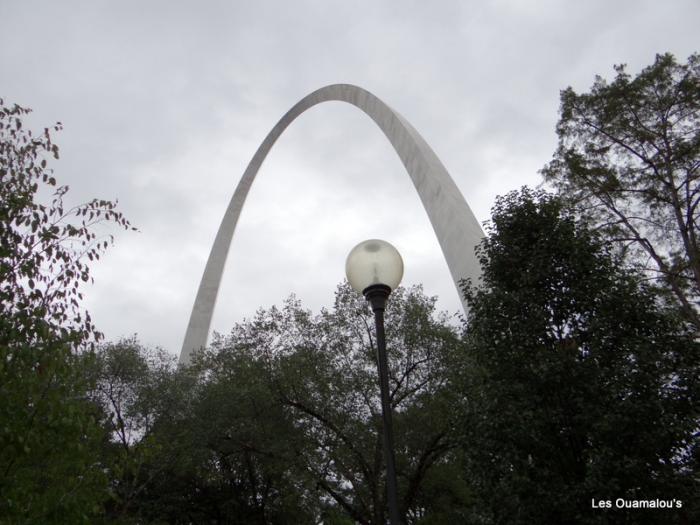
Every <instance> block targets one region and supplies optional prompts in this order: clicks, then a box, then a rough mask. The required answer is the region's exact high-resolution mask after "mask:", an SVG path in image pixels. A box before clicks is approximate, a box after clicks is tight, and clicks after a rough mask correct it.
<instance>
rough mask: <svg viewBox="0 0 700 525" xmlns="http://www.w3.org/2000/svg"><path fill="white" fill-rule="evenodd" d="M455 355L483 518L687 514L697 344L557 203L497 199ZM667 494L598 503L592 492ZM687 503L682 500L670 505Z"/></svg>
mask: <svg viewBox="0 0 700 525" xmlns="http://www.w3.org/2000/svg"><path fill="white" fill-rule="evenodd" d="M478 254H479V259H480V262H481V265H482V269H483V286H482V287H481V288H479V289H476V288H474V287H472V286H469V285H468V286H466V288H465V290H466V295H467V299H468V301H469V304H470V305H471V310H470V312H469V317H468V324H467V332H466V336H465V344H466V346H465V353H464V354H463V356H462V358H461V359H460V361H459V362H458V363H457V365H456V366H455V369H456V370H458V371H459V376H460V377H459V378H458V379H457V380H456V383H457V384H461V385H462V387H461V395H460V398H461V399H462V400H463V420H462V425H461V427H462V431H463V433H462V435H463V441H462V443H463V449H464V454H465V456H466V465H467V468H466V470H465V472H466V475H467V479H468V480H469V481H470V483H471V484H472V485H473V486H474V487H475V489H476V490H477V492H478V494H479V496H480V498H481V499H480V501H481V508H482V509H483V511H484V513H483V514H484V515H483V516H482V518H483V519H484V521H485V522H487V523H543V524H544V523H553V524H554V523H557V524H562V523H659V522H664V523H671V522H679V521H678V520H682V519H686V520H689V521H687V522H688V523H690V522H694V521H695V520H697V517H698V515H699V512H700V509H698V507H697V498H696V495H697V493H698V489H699V488H700V487H699V486H698V479H697V473H696V472H694V467H695V463H694V462H695V459H694V457H695V458H696V457H697V452H698V445H699V442H698V435H697V434H695V435H694V434H693V432H695V431H696V429H697V421H698V416H699V415H700V414H699V412H698V408H699V407H698V402H697V399H698V394H699V393H700V382H699V379H698V378H699V377H700V374H699V372H700V360H699V358H698V356H699V351H700V348H698V343H697V341H695V340H694V339H693V334H692V333H689V332H688V331H686V330H685V328H684V327H683V325H682V323H680V322H679V320H678V318H677V316H676V315H675V314H674V312H673V311H666V310H664V309H662V308H661V307H660V306H659V305H658V303H657V302H656V299H655V296H654V294H653V293H652V291H650V290H649V289H648V287H646V286H643V285H640V284H639V282H638V277H637V276H636V275H634V274H633V273H632V272H630V271H628V270H624V269H621V268H620V266H619V264H618V263H617V260H616V258H615V257H613V255H612V254H611V253H610V251H609V249H608V248H606V245H605V244H604V243H603V242H602V241H601V240H600V239H599V238H598V235H596V234H595V233H593V232H592V231H591V230H590V229H588V228H587V227H586V225H585V224H584V223H582V222H581V221H579V220H577V219H575V218H574V216H573V215H572V214H571V213H570V212H568V211H566V208H565V207H564V204H563V203H562V202H561V200H559V199H557V198H555V197H552V196H550V195H547V194H545V193H543V192H533V191H531V190H527V189H524V190H522V191H521V192H513V193H510V194H508V195H507V196H505V197H501V198H499V199H497V202H496V205H495V206H494V208H493V215H492V222H491V226H490V228H489V229H488V237H487V238H486V239H485V240H484V241H483V242H482V244H481V246H480V248H479V251H478ZM617 498H623V499H625V500H655V499H657V498H658V499H661V500H664V501H674V500H675V502H673V503H671V507H672V508H670V509H663V510H656V511H654V510H648V509H645V510H643V511H639V510H630V509H615V508H613V509H612V510H596V509H593V508H592V505H591V501H592V500H611V501H615V500H616V499H617ZM678 501H681V502H682V503H681V505H682V508H678V507H677V505H678V503H677V502H678Z"/></svg>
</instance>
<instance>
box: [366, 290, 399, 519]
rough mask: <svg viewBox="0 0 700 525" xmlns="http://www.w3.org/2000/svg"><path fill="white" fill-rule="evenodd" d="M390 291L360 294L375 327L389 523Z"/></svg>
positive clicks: (395, 512) (393, 505) (392, 469)
mask: <svg viewBox="0 0 700 525" xmlns="http://www.w3.org/2000/svg"><path fill="white" fill-rule="evenodd" d="M390 293H391V288H389V287H388V286H384V285H373V286H370V287H369V288H367V289H366V290H364V295H365V297H366V298H367V300H368V301H369V303H370V304H371V306H372V310H373V311H374V322H375V326H376V331H377V367H378V369H379V390H380V393H381V399H382V422H383V425H382V426H383V431H384V458H385V461H386V491H387V502H388V504H389V521H390V523H391V524H392V525H401V519H400V517H399V505H398V496H397V494H398V490H397V485H396V466H395V461H394V433H393V428H392V423H391V402H390V400H389V367H388V364H387V356H386V340H385V336H384V308H385V307H386V301H387V298H388V297H389V294H390Z"/></svg>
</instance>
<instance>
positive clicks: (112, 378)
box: [86, 336, 184, 523]
mask: <svg viewBox="0 0 700 525" xmlns="http://www.w3.org/2000/svg"><path fill="white" fill-rule="evenodd" d="M175 364H176V359H175V357H174V356H173V355H171V354H168V353H167V352H165V351H164V350H162V349H149V348H145V347H144V346H142V345H141V344H140V343H139V342H138V340H137V339H136V336H134V337H132V338H130V339H122V340H120V341H118V342H116V343H106V344H101V345H99V347H98V348H97V350H96V352H95V354H94V358H93V359H92V360H91V362H90V367H89V369H88V370H86V372H88V373H89V374H90V375H89V379H90V383H91V385H92V388H91V391H90V398H91V399H92V401H93V402H94V403H95V405H96V406H97V407H99V409H100V410H98V413H99V414H100V415H101V418H100V422H101V424H102V427H103V428H104V430H105V439H104V441H103V445H102V451H101V462H102V464H103V466H104V468H105V470H106V473H107V476H108V478H109V489H110V496H111V497H110V499H109V501H107V502H106V504H105V508H104V511H105V519H106V520H107V522H109V523H119V522H120V521H121V520H123V521H126V522H127V523H128V522H129V520H130V519H131V518H134V516H135V515H136V516H138V514H139V513H138V500H139V498H140V494H141V493H142V492H143V491H144V490H146V489H147V488H148V486H149V484H151V483H153V480H154V479H155V478H156V477H157V476H162V475H163V474H164V473H165V472H166V470H167V468H168V464H167V462H165V461H163V457H162V456H160V451H161V446H160V444H159V443H158V442H157V440H155V439H154V437H153V430H154V425H155V423H156V421H157V420H158V419H164V418H169V417H171V415H172V413H173V412H174V409H175V407H178V406H179V405H180V404H181V401H182V396H183V394H184V392H183V391H182V389H178V386H179V385H178V383H177V379H178V375H177V374H176V366H175ZM156 457H157V458H158V460H159V461H155V459H154V458H156ZM132 508H135V509H136V511H134V512H132Z"/></svg>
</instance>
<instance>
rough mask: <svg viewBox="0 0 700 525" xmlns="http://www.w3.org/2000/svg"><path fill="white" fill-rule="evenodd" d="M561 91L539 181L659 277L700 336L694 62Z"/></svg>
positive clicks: (699, 114) (698, 67)
mask: <svg viewBox="0 0 700 525" xmlns="http://www.w3.org/2000/svg"><path fill="white" fill-rule="evenodd" d="M615 71H616V76H615V78H614V80H613V81H612V82H607V81H606V80H605V79H603V78H601V77H596V79H595V82H594V84H593V86H592V87H591V90H590V92H588V93H581V94H579V93H576V92H575V91H574V90H573V89H572V88H567V89H565V90H564V91H562V93H561V110H560V119H559V123H558V125H557V133H558V135H559V147H558V149H557V151H556V153H555V154H554V158H553V160H552V161H551V162H550V163H549V164H548V165H547V166H546V167H545V168H544V170H543V174H544V177H545V180H546V181H548V182H550V183H552V184H554V186H555V187H556V188H557V189H558V191H559V193H560V195H562V196H564V197H566V198H567V199H569V200H570V202H572V203H573V204H574V206H576V208H577V210H578V211H579V213H581V214H582V215H583V216H586V217H587V218H588V219H589V220H591V221H592V223H593V224H595V225H597V226H598V227H600V228H601V229H602V230H603V231H604V232H605V233H606V235H607V237H608V238H609V239H611V240H613V241H615V242H616V243H618V245H619V246H621V247H623V249H624V250H626V251H627V252H629V254H630V255H631V257H632V258H634V259H635V260H636V262H637V263H638V264H639V265H641V266H642V267H643V268H644V269H646V270H647V272H648V273H649V274H650V275H651V276H652V277H654V278H655V279H657V282H658V283H660V284H661V285H662V286H663V287H664V288H665V289H666V290H668V292H669V294H670V296H671V297H672V298H673V299H674V300H675V301H677V302H678V304H679V305H680V307H681V309H682V311H683V314H684V316H685V318H686V319H687V320H688V321H689V322H691V323H692V324H693V325H694V326H695V328H696V330H700V245H699V244H698V236H699V234H700V232H699V230H698V229H699V228H700V223H699V222H698V206H699V205H700V55H698V54H693V55H691V56H690V57H689V58H688V61H687V63H685V64H679V63H678V62H677V61H676V59H675V58H674V57H673V55H671V54H664V55H657V57H656V60H655V61H654V63H653V64H652V65H650V66H648V67H646V68H644V69H643V70H642V71H641V72H640V73H639V74H638V75H637V76H636V77H634V78H632V77H631V76H630V75H629V73H627V71H626V68H625V66H624V65H621V66H617V67H616V68H615Z"/></svg>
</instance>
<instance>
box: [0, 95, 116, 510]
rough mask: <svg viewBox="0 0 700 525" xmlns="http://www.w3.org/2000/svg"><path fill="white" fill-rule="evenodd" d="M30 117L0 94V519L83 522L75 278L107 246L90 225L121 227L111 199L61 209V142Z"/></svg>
mask: <svg viewBox="0 0 700 525" xmlns="http://www.w3.org/2000/svg"><path fill="white" fill-rule="evenodd" d="M27 113H28V110H27V109H24V108H21V107H19V106H16V105H15V106H6V105H5V104H4V102H3V101H2V99H0V399H1V400H2V403H0V519H2V520H5V521H8V522H10V523H25V522H26V523H65V522H66V521H69V522H72V523H79V522H83V521H85V522H87V521H88V520H89V516H90V515H91V514H92V513H94V512H95V510H96V509H97V508H98V504H99V503H100V502H101V500H102V499H103V498H104V495H103V493H104V490H103V488H104V483H105V479H104V475H103V472H102V471H101V470H100V469H99V463H98V462H97V459H96V452H97V450H98V448H97V447H96V445H95V444H96V443H97V442H99V439H100V433H101V430H100V427H99V426H98V425H97V423H96V419H95V417H96V414H95V413H94V406H93V405H92V404H90V403H88V402H87V401H86V399H85V392H86V389H87V387H88V385H87V383H86V381H85V379H84V378H83V377H82V375H81V373H80V370H81V364H82V362H83V360H84V359H87V357H86V356H80V355H78V353H77V350H78V349H79V348H81V347H84V346H85V345H87V344H89V343H91V342H94V341H95V340H97V339H98V338H99V333H98V332H97V331H96V329H95V326H94V325H93V323H92V321H91V319H90V316H89V314H88V313H87V312H85V311H83V310H82V308H81V305H80V300H81V299H82V292H81V288H80V285H81V284H82V283H84V282H87V281H89V280H90V271H89V267H88V262H87V261H86V259H87V260H88V261H89V260H93V259H97V258H99V256H100V253H102V251H103V250H104V249H105V248H106V247H107V245H108V244H109V242H110V241H109V239H103V238H98V237H97V235H96V233H95V232H94V226H95V224H96V223H98V222H101V221H108V222H114V223H116V224H118V225H120V226H122V227H127V228H128V227H129V223H128V222H127V221H126V219H124V217H123V216H122V215H121V214H120V213H119V212H117V211H116V209H115V205H114V204H113V203H111V202H109V201H102V200H94V201H91V202H89V203H86V204H83V205H80V206H76V207H73V208H70V209H64V205H63V197H64V196H65V194H66V192H67V191H68V188H67V187H66V186H57V183H56V180H55V178H54V176H53V172H52V170H51V169H49V168H48V161H49V160H50V158H55V159H57V158H58V147H57V146H56V144H54V142H53V141H52V138H51V130H49V129H48V128H47V129H45V130H44V132H43V133H42V134H41V135H39V136H35V135H33V134H32V132H31V131H29V130H26V129H25V128H24V126H23V123H22V119H23V117H24V116H25V115H26V114H27ZM60 128H61V126H60V124H57V125H56V126H55V127H54V128H53V130H52V131H58V130H60ZM50 190H53V196H52V198H51V200H50V202H49V203H48V204H47V203H43V202H42V196H43V195H44V194H46V193H47V192H48V191H50Z"/></svg>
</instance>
